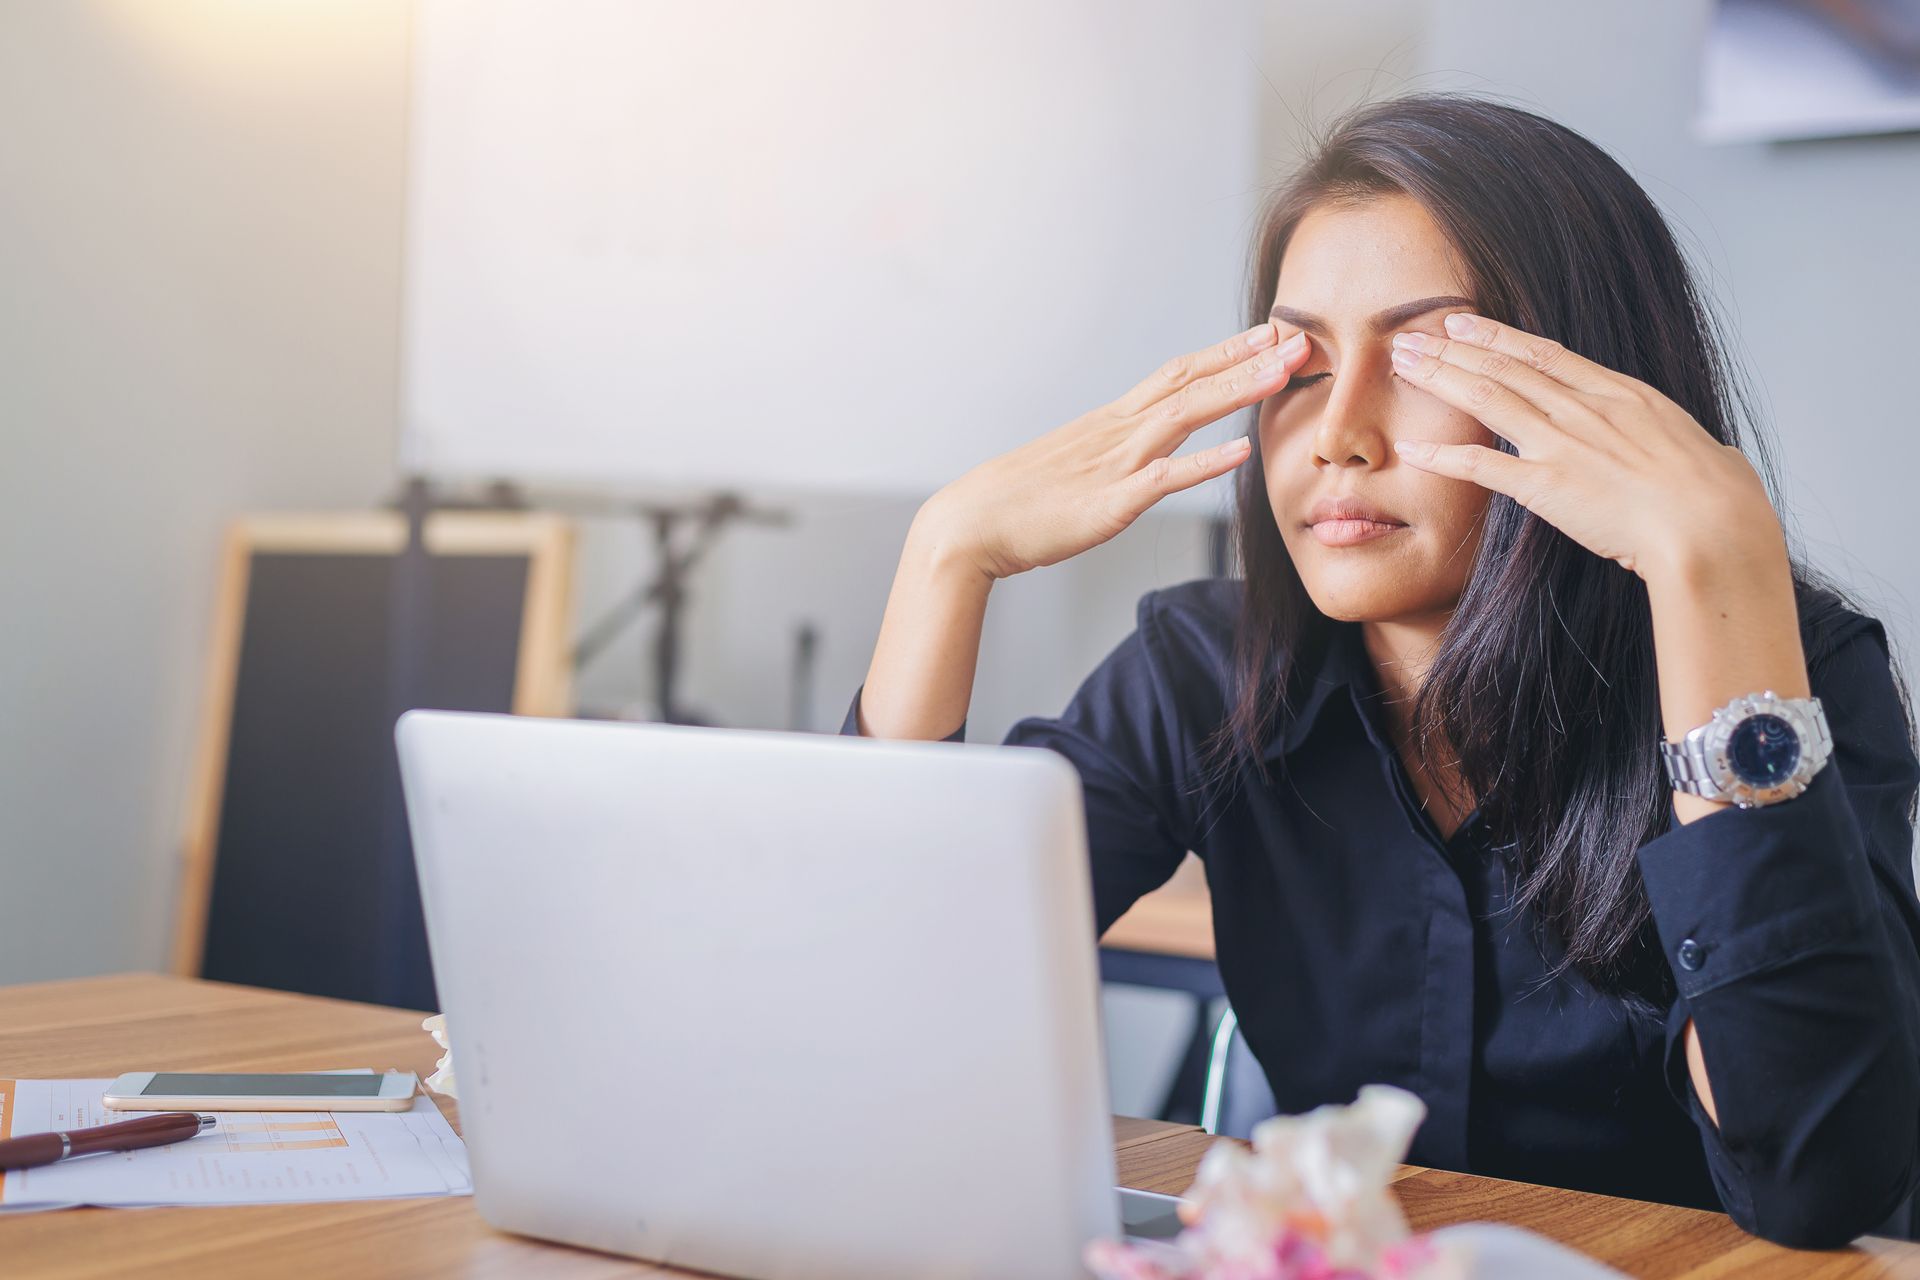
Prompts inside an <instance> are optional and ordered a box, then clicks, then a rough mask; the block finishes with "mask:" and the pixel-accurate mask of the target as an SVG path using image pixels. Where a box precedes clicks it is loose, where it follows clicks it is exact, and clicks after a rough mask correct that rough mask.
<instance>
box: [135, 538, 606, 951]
mask: <svg viewBox="0 0 1920 1280" xmlns="http://www.w3.org/2000/svg"><path fill="white" fill-rule="evenodd" d="M574 536H575V535H574V527H573V525H572V523H571V522H570V521H567V520H565V519H563V518H561V517H559V516H551V515H542V514H534V513H526V512H500V511H438V512H432V513H430V514H428V516H427V517H426V522H425V525H424V528H423V541H424V542H425V544H426V549H427V553H428V554H429V555H436V556H454V555H475V556H484V555H494V556H498V555H521V554H524V555H525V556H526V557H527V591H526V600H525V603H524V605H523V607H522V609H521V622H520V644H519V652H518V659H517V661H516V664H515V670H514V680H513V704H512V709H513V714H515V715H523V716H565V715H570V714H572V711H573V665H572V640H571V637H570V635H569V629H570V628H571V626H572V623H573V549H574ZM406 544H407V519H406V516H404V515H402V514H401V513H399V512H388V511H368V512H347V513H341V514H313V515H259V516H245V517H242V518H241V519H239V520H236V521H234V522H233V523H232V524H231V525H230V526H228V528H227V533H226V537H225V539H224V542H223V545H222V549H221V557H220V582H219V587H218V594H217V595H216V597H215V600H214V612H213V635H212V642H211V645H210V647H209V652H208V658H207V669H206V684H205V693H204V696H203V701H202V704H201V714H200V733H199V742H198V746H197V748H196V750H195V754H194V764H193V772H192V776H191V778H190V780H189V783H188V802H187V822H186V832H185V838H184V842H183V846H182V856H181V874H180V891H179V896H178V899H177V905H176V907H175V911H174V929H173V944H172V958H171V963H170V968H171V970H172V972H174V973H177V974H180V975H182V976H186V977H194V976H197V975H198V974H199V972H200V965H201V961H202V959H203V956H204V953H205V948H206V933H207V914H208V910H209V908H210V907H211V905H212V895H213V873H214V860H215V856H216V853H217V851H218V847H219V838H220V810H221V804H222V802H223V800H224V798H225V788H226V772H227V749H228V745H229V739H230V736H231V733H232V729H233V702H234V695H235V692H236V686H237V684H238V681H239V675H240V643H241V637H242V631H243V628H244V626H245V623H246V616H247V589H248V582H249V578H250V575H251V569H252V563H253V557H254V556H255V555H256V554H258V553H263V552H264V553H271V552H295V553H304V554H314V555H388V556H397V555H399V554H400V552H401V551H402V550H403V549H404V548H405V547H406Z"/></svg>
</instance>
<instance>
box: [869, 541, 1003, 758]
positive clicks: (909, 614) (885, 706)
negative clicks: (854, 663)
mask: <svg viewBox="0 0 1920 1280" xmlns="http://www.w3.org/2000/svg"><path fill="white" fill-rule="evenodd" d="M992 587H993V579H992V578H990V577H988V576H987V575H986V574H985V573H983V572H982V571H981V570H980V569H979V567H978V566H977V565H976V564H975V563H974V562H973V561H972V560H971V558H970V557H967V556H965V555H963V554H960V553H959V551H958V544H957V543H956V541H955V540H954V539H953V538H952V537H951V536H950V535H949V534H948V533H947V532H946V530H945V529H944V528H943V527H942V525H941V524H940V522H939V519H938V518H937V516H936V514H935V513H934V512H933V511H932V510H931V508H922V510H921V514H920V515H919V516H918V517H916V518H915V520H914V522H913V527H912V528H911V529H910V530H909V531H908V533H907V540H906V545H905V546H904V547H903V548H902V550H901V552H900V564H899V568H898V569H897V570H896V571H895V573H894V578H893V588H892V590H891V591H890V592H889V593H888V595H887V608H886V613H885V615H884V617H883V618H882V619H881V623H880V637H879V639H878V640H877V641H876V642H875V644H874V649H873V661H872V662H871V663H870V664H869V665H868V667H867V681H866V684H865V685H864V686H863V688H862V691H861V694H860V724H859V729H860V732H861V733H862V734H864V735H866V736H869V737H875V738H909V739H920V740H926V741H937V740H939V739H940V738H943V737H945V736H947V735H948V734H950V733H952V732H953V731H954V729H955V728H957V727H958V726H959V725H960V724H961V723H962V722H963V721H964V720H965V719H966V717H967V706H968V703H969V702H970V701H971V700H972V697H973V678H974V672H975V669H976V668H977V666H978V664H979V659H980V632H981V627H982V625H983V624H984V622H985V620H986V612H987V596H988V594H989V592H990V591H991V590H992Z"/></svg>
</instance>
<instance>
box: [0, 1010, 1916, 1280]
mask: <svg viewBox="0 0 1920 1280" xmlns="http://www.w3.org/2000/svg"><path fill="white" fill-rule="evenodd" d="M419 1027H420V1015H418V1014H415V1013H408V1012H404V1011H401V1010H397V1009H383V1008H379V1007H377V1006H373V1005H358V1004H346V1003H342V1002H339V1001H333V1000H320V999H315V998H313V997H309V996H292V995H284V994H281V993H279V992H269V991H258V990H253V989H251V988H247V987H234V986H226V985H222V984H218V983H208V982H198V981H194V980H191V979H185V978H170V977H160V976H157V975H148V974H133V975H122V976H117V977H109V978H88V979H80V980H76V981H72V982H54V983H42V984H39V985H36V986H23V987H8V988H0V1078H21V1077H24V1078H28V1079H39V1078H43V1077H55V1078H58V1077H63V1076H113V1075H118V1074H119V1073H120V1072H121V1071H123V1070H131V1069H137V1068H139V1067H144V1066H149V1065H151V1066H155V1067H167V1068H173V1069H178V1070H185V1071H194V1070H211V1071H292V1070H303V1069H312V1068H320V1067H346V1066H355V1067H358V1066H371V1067H397V1068H400V1069H402V1070H411V1071H418V1072H420V1073H421V1074H422V1075H423V1076H424V1075H425V1074H426V1073H427V1072H428V1071H430V1070H431V1069H432V1067H433V1060H434V1058H435V1056H436V1052H437V1051H436V1050H435V1047H434V1044H433V1042H432V1040H431V1039H429V1038H428V1037H427V1035H426V1034H425V1033H424V1032H422V1031H421V1030H420V1029H419ZM438 1101H439V1102H440V1105H441V1108H442V1109H443V1110H444V1111H445V1112H446V1113H447V1118H448V1119H449V1120H451V1121H452V1122H453V1123H454V1124H455V1125H456V1126H457V1125H458V1124H459V1116H458V1114H457V1112H456V1109H455V1107H454V1106H453V1105H452V1104H451V1103H450V1102H448V1101H447V1100H445V1099H438ZM1212 1141H1213V1140H1212V1139H1211V1138H1209V1137H1208V1136H1207V1135H1206V1134H1204V1133H1202V1132H1201V1131H1200V1130H1198V1129H1194V1128H1191V1127H1189V1126H1184V1125H1169V1124H1162V1123H1160V1122H1159V1121H1154V1120H1129V1119H1116V1120H1115V1121H1114V1145H1115V1149H1116V1153H1117V1156H1118V1161H1119V1169H1120V1180H1121V1181H1122V1182H1123V1183H1125V1184H1126V1185H1128V1186H1133V1187H1144V1188H1146V1189H1148V1190H1152V1191H1165V1192H1171V1193H1176V1194H1177V1193H1179V1192H1181V1191H1184V1190H1185V1189H1186V1188H1187V1185H1188V1184H1189V1183H1190V1182H1191V1180H1192V1178H1193V1170H1194V1166H1195V1165H1196V1164H1197V1163H1198V1162H1199V1160H1200V1156H1201V1154H1202V1153H1203V1152H1204V1151H1205V1150H1206V1148H1207V1146H1208V1145H1209V1143H1211V1142H1212ZM821 1163H822V1170H823V1172H826V1173H830V1172H831V1170H832V1160H831V1153H823V1158H822V1162H821ZM1395 1187H1396V1189H1397V1190H1398V1192H1399V1194H1400V1198H1401V1202H1402V1203H1403V1204H1404V1205H1405V1206H1406V1209H1407V1216H1408V1217H1409V1218H1410V1219H1411V1220H1412V1222H1413V1225H1414V1226H1415V1227H1416V1228H1427V1227H1436V1226H1441V1225H1444V1224H1446V1223H1449V1222H1461V1221H1467V1220H1470V1219H1492V1220H1497V1221H1502V1222H1511V1223H1516V1224H1518V1225H1520V1226H1524V1227H1530V1228H1532V1229H1533V1230H1535V1231H1539V1232H1542V1233H1543V1234H1546V1235H1549V1236H1553V1237H1554V1238H1556V1239H1558V1240H1562V1241H1565V1242H1566V1243H1568V1244H1571V1245H1573V1246H1575V1247H1577V1248H1580V1249H1583V1250H1585V1251H1586V1252H1588V1253H1590V1254H1592V1255H1593V1256H1595V1257H1597V1258H1600V1259H1602V1260H1603V1261H1606V1262H1609V1263H1612V1264H1613V1265H1614V1266H1616V1267H1619V1268H1620V1269H1622V1270H1624V1271H1626V1272H1628V1273H1629V1274H1632V1275H1637V1276H1649V1277H1669V1276H1672V1277H1680V1276H1685V1277H1702V1278H1704V1277H1709V1276H1821V1277H1837V1276H1913V1277H1920V1245H1914V1244H1908V1243H1904V1242H1898V1241H1890V1240H1867V1241H1863V1242H1862V1243H1860V1244H1858V1245H1856V1246H1855V1247H1854V1248H1852V1249H1847V1250H1843V1251H1838V1252H1833V1253H1794V1252H1791V1251H1789V1250H1785V1249H1779V1248H1776V1247H1774V1246H1772V1245H1769V1244H1765V1243H1762V1242H1761V1241H1758V1240H1755V1239H1753V1238H1752V1237H1750V1236H1747V1235H1745V1234H1743V1233H1742V1232H1741V1231H1740V1229H1739V1228H1737V1227H1735V1226H1734V1225H1733V1223H1732V1222H1731V1221H1729V1220H1728V1219H1727V1218H1725V1217H1723V1216H1722V1215H1720V1214H1714V1213H1701V1212H1699V1211H1697V1210H1693V1209H1676V1208H1672V1207H1670V1206H1666V1205H1651V1204H1643V1203H1640V1202H1638V1201H1633V1200H1615V1199H1611V1198H1608V1197H1605V1196H1594V1195H1586V1194H1583V1193H1580V1192H1573V1191H1560V1190H1556V1189H1553V1188H1549V1187H1537V1186H1531V1185H1528V1184H1525V1183H1517V1182H1500V1181H1497V1180H1495V1179H1491V1178H1475V1177H1469V1176H1466V1175H1463V1174H1452V1173H1441V1172H1438V1171H1435V1170H1430V1169H1414V1168H1411V1167H1409V1168H1406V1169H1404V1170H1402V1173H1401V1176H1400V1179H1399V1181H1398V1182H1396V1183H1395ZM0 1272H3V1273H4V1274H5V1275H6V1276H8V1277H9V1278H10V1280H11V1278H20V1277H42V1276H48V1277H63V1278H68V1280H71V1278H73V1277H100V1278H102V1280H104V1278H106V1277H120V1276H126V1275H131V1274H138V1275H140V1276H143V1277H167V1276H178V1277H192V1280H212V1278H214V1277H220V1276H256V1275H298V1276H302V1277H325V1276H341V1277H347V1276H352V1277H361V1276H449V1277H452V1276H461V1277H483V1276H522V1275H529V1274H536V1273H537V1274H539V1275H541V1276H561V1277H572V1276H634V1275H674V1274H688V1273H683V1272H673V1271H669V1270H667V1269H665V1268H661V1267H650V1266H647V1265H646V1264H643V1263H635V1262H630V1261H627V1260H625V1259H621V1258H613V1257H608V1256H606V1255H603V1254H596V1253H588V1252H585V1251H583V1250H578V1249H569V1248H563V1247H560V1246H555V1245H544V1244H538V1243H535V1242H533V1241H531V1240H523V1239H520V1238H518V1237H514V1236H507V1235H502V1234H500V1233H498V1232H495V1231H493V1230H492V1229H491V1228H489V1227H488V1226H487V1225H486V1224H485V1223H483V1222H482V1221H481V1220H480V1217H479V1215H478V1214H477V1213H475V1212H474V1208H473V1201H472V1199H471V1198H470V1197H465V1196H462V1197H457V1198H452V1199H435V1200H384V1201H369V1202H364V1203H360V1204H332V1205H327V1204H320V1205H286V1206H278V1205H255V1206H248V1207H245V1208H232V1209H208V1208H195V1209H140V1210H116V1209H69V1210H62V1211H59V1212H54V1213H39V1214H26V1215H14V1216H0Z"/></svg>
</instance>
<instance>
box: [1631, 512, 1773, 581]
mask: <svg viewBox="0 0 1920 1280" xmlns="http://www.w3.org/2000/svg"><path fill="white" fill-rule="evenodd" d="M1640 563H1641V577H1642V578H1643V579H1644V580H1645V581H1646V584H1647V591H1648V594H1649V595H1651V596H1652V597H1654V598H1655V599H1656V600H1658V599H1659V598H1661V597H1663V596H1665V597H1670V598H1675V599H1679V598H1692V599H1699V598H1702V597H1710V596H1713V595H1716V594H1721V593H1726V592H1732V593H1736V594H1739V595H1741V596H1745V597H1747V598H1749V599H1750V598H1752V597H1753V596H1754V595H1755V594H1756V593H1758V594H1767V593H1775V594H1777V593H1778V592H1779V591H1780V590H1781V589H1782V588H1784V589H1785V591H1786V594H1787V597H1788V598H1791V596H1792V591H1793V564H1792V560H1791V557H1789V555H1788V554H1787V543H1786V535H1785V534H1784V532H1783V531H1782V530H1781V528H1780V521H1779V519H1778V518H1777V517H1776V516H1775V515H1774V513H1773V508H1772V507H1771V506H1768V507H1766V508H1765V509H1763V510H1760V511H1740V512H1734V513H1730V514H1729V515H1727V516H1726V517H1724V518H1722V519H1717V520H1712V521H1708V522H1704V524H1703V527H1702V528H1700V529H1699V530H1698V531H1697V532H1692V533H1680V532H1678V531H1671V532H1670V535H1669V536H1668V537H1666V538H1665V539H1663V540H1662V542H1661V543H1660V549H1659V550H1658V551H1657V552H1656V553H1654V554H1653V555H1650V556H1648V557H1646V558H1645V559H1644V560H1643V561H1641V562H1640Z"/></svg>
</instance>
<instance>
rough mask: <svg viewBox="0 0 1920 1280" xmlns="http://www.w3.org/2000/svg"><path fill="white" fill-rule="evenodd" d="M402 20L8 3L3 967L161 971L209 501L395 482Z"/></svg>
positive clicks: (296, 4)
mask: <svg viewBox="0 0 1920 1280" xmlns="http://www.w3.org/2000/svg"><path fill="white" fill-rule="evenodd" d="M406 37H407V15H406V9H405V6H403V5H398V4H392V3H389V2H388V0H276V3H273V4H256V3H248V2H247V0H166V3H164V4H150V3H144V2H143V0H120V2H119V3H110V2H107V0H93V2H91V3H81V2H80V0H7V2H6V3H5V4H0V120H4V121H5V122H6V123H5V127H4V128H0V600H4V601H5V602H6V603H5V605H4V606H0V607H4V609H5V614H4V618H5V624H4V632H3V633H0V634H4V643H0V725H4V726H5V727H4V730H3V731H0V982H16V981H25V980H28V979H35V978H50V977H59V976H65V975H70V974H81V973H90V972H100V971H105V970H113V969H127V968H143V967H155V966H158V965H159V963H160V961H161V957H162V955H163V949H162V948H163V943H164V939H165V936H166V931H167V928H168V924H169V919H168V911H169V909H170V906H171V902H172V891H173V876H174V865H175V855H176V848H177V841H178V837H179V833H180V830H181V826H182V818H183V800H184V796H185V791H186V787H187V766H188V760H189V757H190V754H191V750H192V746H193V739H194V731H195V728H196V721H197V712H198V700H199V697H200V693H201V688H202V675H203V673H202V664H203V656H202V655H203V653H204V651H205V647H206V644H207V640H208V635H209V629H210V614H211V611H212V607H213V605H212V602H213V585H214V561H215V557H216V553H217V551H218V546H219V542H218V539H219V532H220V528H221V525H222V523H223V522H224V521H225V520H226V519H227V517H228V516H230V515H231V514H233V513H235V512H239V511H243V510H248V509H256V508H276V507H278V508H285V507H313V506H364V505H367V504H369V503H371V502H373V501H374V500H376V499H378V498H380V497H382V496H384V495H385V492H386V490H387V489H388V488H389V487H390V486H391V484H392V457H393V449H394V402H395V378H396V354H395V343H396V335H397V322H398V311H397V302H398V288H399V248H400V216H399V215H400V205H399V200H400V190H401V179H402V173H403V170H402V164H403V156H402V142H403V125H404V123H405V121H404V117H403V114H402V111H403V104H404V101H405V97H404V91H405V81H404V74H405V67H406V59H405V54H406Z"/></svg>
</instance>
